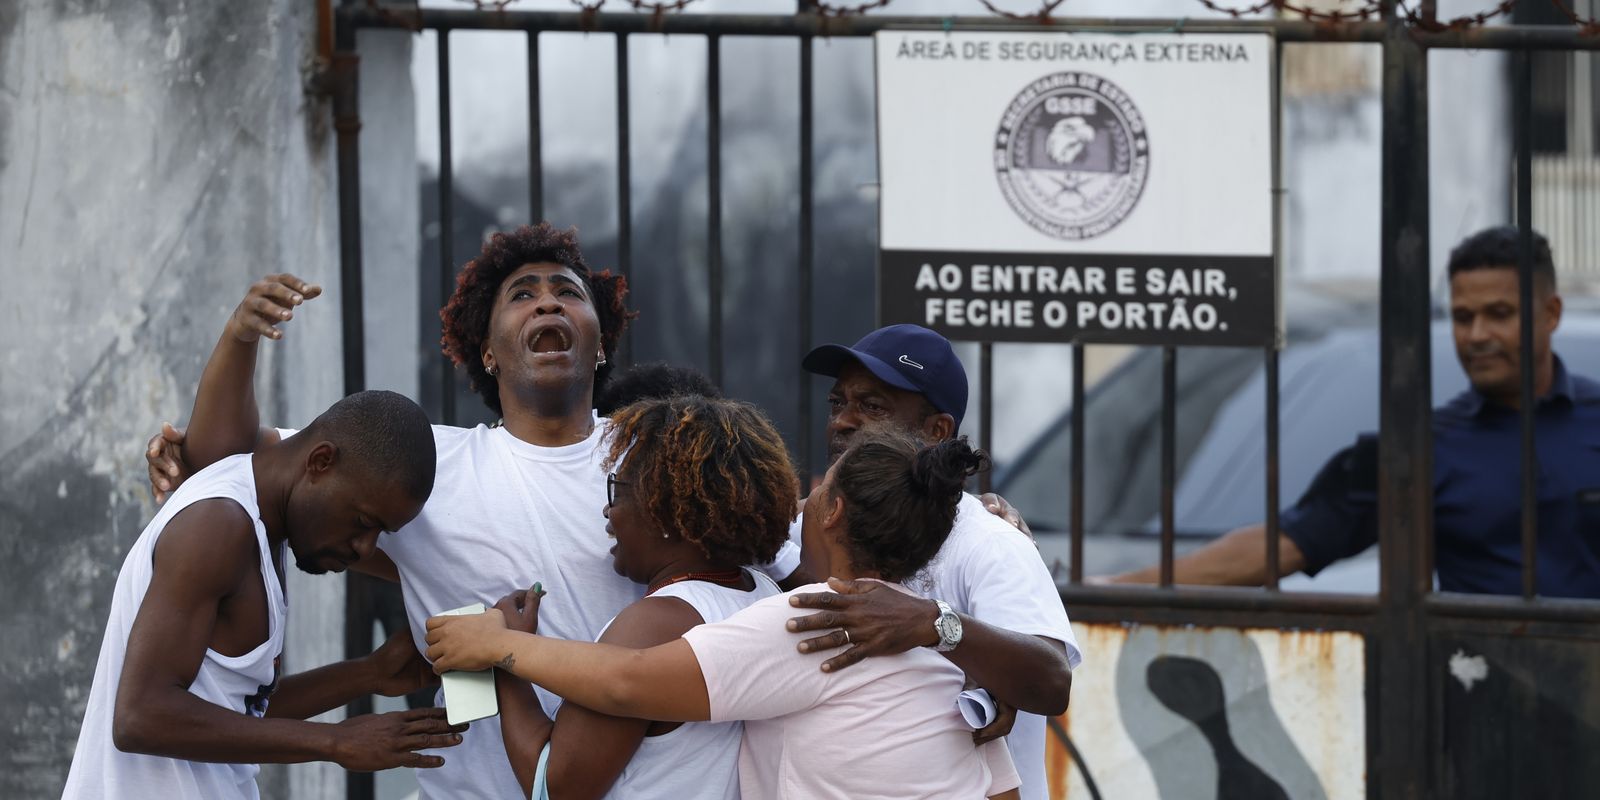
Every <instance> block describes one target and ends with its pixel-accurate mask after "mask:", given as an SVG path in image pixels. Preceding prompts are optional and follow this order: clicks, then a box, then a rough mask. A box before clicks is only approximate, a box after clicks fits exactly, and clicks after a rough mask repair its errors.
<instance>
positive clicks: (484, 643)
mask: <svg viewBox="0 0 1600 800" xmlns="http://www.w3.org/2000/svg"><path fill="white" fill-rule="evenodd" d="M428 658H429V659H430V660H431V661H433V668H434V671H436V672H439V673H444V672H447V671H449V670H453V669H461V670H481V669H487V668H489V667H491V666H493V667H499V668H500V669H503V670H506V671H508V672H511V673H513V674H515V675H517V676H518V677H520V678H522V679H524V680H527V681H530V682H532V683H537V684H539V685H540V686H543V687H544V688H546V689H548V690H550V691H551V692H552V693H554V694H557V695H560V696H561V697H562V698H563V699H564V700H565V701H566V702H569V703H577V704H578V705H580V706H584V707H585V708H589V709H593V710H595V711H599V712H601V713H604V714H611V715H613V716H626V717H639V718H643V719H656V720H670V721H675V722H699V721H703V720H706V719H709V718H710V716H711V710H710V708H711V703H710V700H709V699H708V697H707V694H706V681H705V676H704V675H702V674H701V672H700V662H699V661H697V660H696V659H695V655H694V650H693V649H692V648H690V646H689V643H688V642H687V641H684V640H683V639H675V640H673V641H671V642H668V643H667V644H664V645H660V646H658V647H652V648H649V649H648V650H634V649H632V648H627V647H619V646H617V645H613V644H601V643H589V642H569V641H564V640H561V639H550V638H546V637H544V636H537V635H530V634H525V633H519V632H515V631H508V630H506V629H505V622H504V617H503V616H502V615H501V613H500V611H499V610H497V609H490V610H488V611H486V612H484V613H482V614H478V615H474V616H465V617H434V618H433V619H430V620H428Z"/></svg>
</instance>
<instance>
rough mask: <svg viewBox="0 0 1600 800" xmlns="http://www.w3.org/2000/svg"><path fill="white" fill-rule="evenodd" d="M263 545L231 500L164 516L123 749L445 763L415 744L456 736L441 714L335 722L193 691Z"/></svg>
mask: <svg viewBox="0 0 1600 800" xmlns="http://www.w3.org/2000/svg"><path fill="white" fill-rule="evenodd" d="M257 553H258V550H257V548H256V541H255V532H254V528H253V525H252V523H251V521H250V519H249V517H248V515H247V514H246V513H245V511H244V509H243V508H241V507H239V506H238V505H237V504H235V503H232V502H231V501H226V500H204V501H200V502H198V503H195V504H194V505H192V506H190V507H189V508H187V509H184V510H183V511H182V512H180V513H179V514H178V515H177V516H175V517H173V519H172V520H171V521H170V522H168V524H167V527H166V530H165V531H164V532H163V533H162V535H161V540H160V542H159V543H158V544H157V545H156V551H155V554H154V558H153V563H154V573H153V575H152V577H151V581H150V586H149V588H148V590H147V591H146V593H145V597H144V601H143V603H142V604H141V605H140V608H139V613H138V615H137V617H136V618H135V621H134V624H133V628H132V630H131V631H130V632H129V636H128V649H127V656H126V659H125V661H124V663H123V669H122V676H121V681H120V684H119V687H118V691H117V698H116V706H115V710H114V712H113V722H112V737H113V741H114V743H115V744H116V746H117V749H119V750H122V751H124V752H130V753H144V754H148V755H157V756H166V757H169V758H181V759H185V760H190V761H212V762H235V763H250V762H256V763H294V762H303V761H319V760H327V761H336V762H338V763H340V764H341V765H343V766H345V767H346V768H347V769H360V770H372V769H384V768H388V767H391V766H424V767H427V766H438V765H439V764H441V763H443V760H442V759H440V758H438V757H436V756H423V755H420V754H418V753H416V752H415V751H416V750H419V749H423V748H427V747H447V746H450V745H453V744H455V743H456V742H457V741H459V737H457V736H455V735H454V734H453V733H451V728H450V727H449V726H448V725H447V724H446V723H445V722H444V720H443V718H442V717H440V716H439V715H438V714H428V713H419V712H401V713H399V714H385V715H367V716H364V717H357V718H354V719H351V720H347V721H345V722H343V723H338V724H335V725H327V724H319V723H313V722H304V721H301V720H290V719H258V718H256V717H252V716H249V715H246V714H240V713H238V712H236V711H234V710H232V709H229V708H224V707H222V706H219V705H215V704H213V703H209V702H207V701H205V700H202V699H200V698H199V697H198V696H196V695H194V694H191V693H190V692H189V691H188V689H189V686H190V684H192V683H193V682H194V679H195V676H196V675H197V674H198V673H199V669H200V664H201V662H202V660H203V659H204V657H205V652H206V649H207V647H208V646H209V644H210V641H211V638H212V635H213V631H214V629H215V627H216V624H217V619H218V608H219V606H220V605H221V603H222V602H223V601H224V600H225V599H226V598H227V597H229V596H230V595H232V594H233V593H234V592H236V591H238V589H239V588H240V587H241V586H243V585H245V581H247V580H261V577H260V576H261V572H260V570H259V568H258V563H257V559H258V555H257ZM425 711H433V709H427V710H425Z"/></svg>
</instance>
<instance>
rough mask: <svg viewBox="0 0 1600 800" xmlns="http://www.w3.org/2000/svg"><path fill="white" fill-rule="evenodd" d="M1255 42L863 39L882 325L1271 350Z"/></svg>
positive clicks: (1267, 63) (1013, 36)
mask: <svg viewBox="0 0 1600 800" xmlns="http://www.w3.org/2000/svg"><path fill="white" fill-rule="evenodd" d="M1273 52H1274V48H1273V47H1272V42H1271V39H1270V37H1268V36H1265V35H1262V34H1206V35H1179V34H1136V35H1096V34H1069V33H989V32H984V33H978V32H973V33H966V32H961V33H942V32H928V31H884V32H882V33H879V34H878V36H877V63H878V103H879V108H878V120H879V162H880V204H881V205H880V215H881V223H882V227H881V246H880V253H879V278H878V288H879V292H878V297H879V317H880V322H882V323H883V324H890V323H898V322H914V323H918V324H922V325H926V326H928V327H930V328H934V329H935V330H939V331H940V332H942V333H944V334H945V335H947V336H950V337H951V338H955V339H971V340H980V341H1025V342H1062V341H1086V342H1108V343H1110V342H1117V343H1128V344H1180V345H1189V344H1213V345H1238V346H1260V345H1270V344H1273V343H1275V342H1276V341H1277V339H1278V336H1277V331H1278V328H1279V327H1280V322H1279V318H1278V310H1277V297H1278V292H1277V287H1276V267H1275V264H1276V260H1275V256H1274V252H1275V235H1274V230H1273V202H1274V200H1273V193H1272V174H1273V162H1274V158H1275V154H1274V148H1275V140H1274V137H1273V136H1272V131H1271V119H1272V114H1271V103H1272V91H1271V87H1272V83H1271V76H1272V70H1273V64H1272V59H1273Z"/></svg>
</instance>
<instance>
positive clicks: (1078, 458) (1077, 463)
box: [1070, 342, 1086, 584]
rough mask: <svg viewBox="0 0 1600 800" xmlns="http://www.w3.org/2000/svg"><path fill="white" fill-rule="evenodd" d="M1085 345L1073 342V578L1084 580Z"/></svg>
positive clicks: (1079, 581)
mask: <svg viewBox="0 0 1600 800" xmlns="http://www.w3.org/2000/svg"><path fill="white" fill-rule="evenodd" d="M1083 348H1084V345H1083V344H1081V343H1079V342H1073V343H1072V442H1071V444H1072V478H1071V483H1072V486H1071V488H1070V491H1071V492H1072V521H1071V526H1072V582H1073V583H1074V584H1080V583H1083V534H1084V530H1083V494H1084V492H1083V481H1084V475H1083V468H1084V467H1083V462H1084V447H1085V443H1084V441H1083V428H1084V424H1083V417H1084V414H1085V413H1086V410H1085V409H1084V407H1083V404H1084V398H1083V395H1084V389H1083V382H1084V377H1083V373H1084V364H1083V355H1084V354H1083Z"/></svg>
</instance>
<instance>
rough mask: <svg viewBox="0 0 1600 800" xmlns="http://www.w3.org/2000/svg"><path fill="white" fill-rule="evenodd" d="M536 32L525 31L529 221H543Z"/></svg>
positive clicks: (537, 44) (542, 152)
mask: <svg viewBox="0 0 1600 800" xmlns="http://www.w3.org/2000/svg"><path fill="white" fill-rule="evenodd" d="M539 102H540V101H539V32H538V31H528V222H529V223H530V224H538V223H539V222H540V221H542V220H543V219H544V141H543V139H542V137H543V130H542V122H541V120H540V118H539V114H540V111H541V109H540V106H539Z"/></svg>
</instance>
